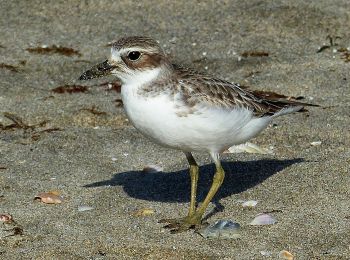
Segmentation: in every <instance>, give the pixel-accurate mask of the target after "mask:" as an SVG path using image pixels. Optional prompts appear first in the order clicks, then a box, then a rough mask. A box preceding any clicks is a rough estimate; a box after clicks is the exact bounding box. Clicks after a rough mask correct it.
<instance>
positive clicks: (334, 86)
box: [0, 0, 350, 260]
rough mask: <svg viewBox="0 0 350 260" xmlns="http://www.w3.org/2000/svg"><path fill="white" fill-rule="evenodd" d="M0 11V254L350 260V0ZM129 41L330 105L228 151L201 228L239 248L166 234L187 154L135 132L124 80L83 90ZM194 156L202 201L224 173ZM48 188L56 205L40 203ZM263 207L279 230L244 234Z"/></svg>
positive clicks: (42, 4)
mask: <svg viewBox="0 0 350 260" xmlns="http://www.w3.org/2000/svg"><path fill="white" fill-rule="evenodd" d="M0 7H1V8H0V32H1V33H0V215H1V214H5V213H6V214H10V215H11V216H12V218H13V221H12V222H11V223H9V222H6V221H0V259H238V260H241V259H242V260H245V259H281V258H279V253H280V251H282V250H286V251H289V252H290V253H292V254H293V255H294V257H295V258H294V259H315V260H316V259H317V260H319V259H334V260H339V259H350V202H349V200H350V188H349V187H350V175H349V173H350V170H349V165H350V131H349V129H350V128H349V125H350V86H349V82H350V30H349V24H350V3H349V1H347V0H336V1H328V0H318V1H316V0H314V1H301V0H295V1H292V0H289V1H288V0H285V1H258V0H253V1H237V0H235V1H203V2H202V1H183V0H181V1H143V2H137V1H107V0H105V1H89V0H88V1H63V0H58V1H35V0H30V1H18V0H14V1H2V2H1V3H0ZM128 35H147V36H151V37H153V38H155V39H157V40H158V41H159V43H160V45H161V46H162V47H163V49H164V50H165V51H166V53H167V54H168V55H169V56H170V57H172V59H173V60H174V62H176V63H180V64H183V65H186V66H190V67H193V68H194V69H196V70H199V71H203V72H205V73H208V74H211V75H215V76H217V77H220V78H222V79H225V80H228V81H231V82H236V83H240V84H241V85H244V86H249V87H250V88H252V89H256V90H268V91H273V92H277V93H281V94H284V95H286V96H294V97H299V98H300V99H301V101H303V102H308V103H313V104H318V105H320V107H315V108H314V107H311V108H309V109H308V110H309V111H308V112H306V113H297V114H293V115H288V116H284V117H281V118H278V119H277V120H275V121H274V122H273V124H271V125H270V126H269V127H268V128H267V129H266V130H265V131H264V132H263V133H262V134H261V135H259V136H258V137H257V138H255V139H253V140H251V142H252V143H254V144H257V145H259V146H260V147H262V148H268V149H272V151H273V153H271V154H250V153H238V154H224V155H223V156H222V161H223V166H224V168H225V170H226V173H227V174H226V179H225V181H224V184H223V186H222V188H221V190H220V191H219V193H218V194H217V195H216V196H215V199H214V201H213V202H212V203H211V204H210V205H209V208H208V211H207V214H208V216H207V217H206V221H207V222H209V223H210V224H212V223H215V221H217V220H221V219H226V220H232V221H235V222H238V223H239V224H240V225H241V231H240V233H241V237H240V238H239V239H207V238H204V237H202V236H200V235H199V234H198V233H196V232H194V231H192V230H191V231H188V232H183V233H179V234H171V233H170V232H169V230H167V229H164V228H163V224H160V223H158V220H159V219H162V218H169V217H180V216H184V215H185V214H187V211H188V206H189V198H190V197H189V193H190V178H189V175H188V165H187V161H186V158H185V157H184V155H183V153H182V152H180V151H175V150H170V149H167V148H163V147H160V146H158V145H157V144H154V143H152V142H151V141H149V140H148V139H146V138H145V137H143V136H142V135H141V134H140V133H139V132H137V130H136V129H135V128H134V127H133V126H132V125H131V124H130V123H129V121H128V120H127V117H126V115H125V113H124V110H123V105H122V103H121V101H120V98H121V97H120V85H119V84H118V82H116V80H115V78H113V77H107V78H102V79H98V80H93V81H87V82H83V81H78V78H79V76H80V75H81V74H82V73H83V72H84V71H86V70H87V69H89V68H90V67H91V66H93V65H95V64H97V63H99V62H102V61H104V60H105V59H106V58H108V56H109V53H110V43H111V42H113V41H114V40H116V39H118V38H120V37H123V36H128ZM195 158H196V160H197V162H198V163H199V164H200V165H201V167H200V173H201V175H200V181H199V191H198V198H199V200H203V199H204V196H205V194H206V192H207V191H208V189H209V187H210V184H211V180H212V177H213V171H214V169H215V167H214V165H213V163H212V161H211V159H210V156H209V155H208V154H205V153H203V154H201V153H195ZM147 165H157V166H159V167H161V168H162V171H158V172H145V171H143V169H144V167H146V166H147ZM49 191H55V192H57V193H56V194H59V195H58V196H61V197H62V199H63V201H62V203H59V204H45V203H43V202H41V201H40V200H34V198H35V197H36V196H37V195H38V194H39V193H42V192H49ZM246 200H256V201H257V202H258V204H257V205H256V206H255V207H252V208H243V207H242V205H241V203H242V201H246ZM144 209H149V211H148V212H150V213H149V214H146V216H142V214H141V216H140V214H137V213H136V212H140V211H142V210H144ZM263 212H269V214H271V215H272V216H273V217H274V218H275V219H276V220H277V223H276V224H274V225H268V226H251V225H249V223H250V221H251V220H252V219H253V218H254V217H255V216H256V215H257V214H259V213H263Z"/></svg>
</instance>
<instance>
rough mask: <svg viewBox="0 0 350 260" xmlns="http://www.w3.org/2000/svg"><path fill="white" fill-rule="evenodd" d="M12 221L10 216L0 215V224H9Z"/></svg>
mask: <svg viewBox="0 0 350 260" xmlns="http://www.w3.org/2000/svg"><path fill="white" fill-rule="evenodd" d="M12 221H13V218H12V216H11V215H10V214H7V213H5V214H0V222H3V223H11V222H12Z"/></svg>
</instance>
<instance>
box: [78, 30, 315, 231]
mask: <svg viewBox="0 0 350 260" xmlns="http://www.w3.org/2000/svg"><path fill="white" fill-rule="evenodd" d="M107 75H114V76H115V77H116V78H117V79H118V80H119V81H120V82H121V98H122V101H123V105H124V109H125V112H126V115H127V117H128V119H129V121H130V122H131V123H132V124H133V126H134V127H135V128H136V129H137V130H139V131H140V132H141V133H142V134H143V135H144V136H146V137H148V138H150V139H151V140H153V141H154V142H156V143H158V144H160V145H162V146H165V147H169V148H172V149H176V150H180V151H182V152H183V153H184V155H185V156H186V158H187V161H188V164H189V175H190V180H191V194H190V205H189V210H188V214H187V215H186V216H184V217H181V218H170V219H163V220H161V221H160V222H161V223H166V226H165V227H166V228H169V229H170V230H171V232H172V233H177V232H182V231H186V230H189V229H192V228H195V229H198V228H199V227H200V226H201V225H202V224H203V223H202V221H203V216H204V214H205V212H206V209H207V207H208V205H209V203H210V202H211V200H212V199H213V197H214V196H215V194H216V193H217V191H218V190H219V188H220V186H221V184H222V183H223V181H224V177H225V171H224V169H223V167H222V165H221V161H220V155H221V154H222V153H223V152H224V151H225V150H226V149H228V148H229V147H231V146H233V145H239V144H242V143H245V142H247V141H248V140H249V139H251V138H253V137H256V136H257V135H258V134H259V133H260V132H261V131H262V130H264V129H265V128H266V127H267V126H268V125H269V124H270V123H271V121H272V120H273V119H274V118H276V117H279V116H282V115H287V114H290V113H293V112H301V111H305V109H304V107H305V106H313V105H312V104H308V103H302V102H299V101H298V100H296V99H290V98H287V97H286V96H284V95H280V94H275V93H273V92H264V91H254V90H250V89H249V88H247V87H245V86H241V85H239V84H236V83H231V82H228V81H226V80H222V79H220V78H217V77H213V76H211V75H207V74H205V73H201V72H198V71H196V70H194V69H191V68H187V67H185V66H181V65H177V64H174V63H172V62H171V60H170V58H169V57H168V56H167V55H166V53H165V52H164V51H163V49H162V48H161V47H160V45H159V43H158V42H157V41H156V40H154V39H153V38H150V37H146V36H129V37H122V38H120V39H119V40H117V41H115V42H114V43H113V44H112V47H111V55H110V57H109V59H107V60H105V61H104V62H102V63H99V64H97V65H95V66H93V67H92V68H90V69H89V70H87V71H85V72H84V73H83V74H82V75H81V76H80V77H79V80H91V79H94V78H98V77H103V76H107ZM193 152H207V153H209V154H210V156H211V158H212V160H213V162H214V164H215V174H214V176H213V181H212V184H211V187H210V189H209V191H208V193H207V195H206V197H205V198H204V200H203V201H202V203H200V204H198V206H197V198H196V195H197V183H198V178H199V166H198V164H197V162H196V160H195V159H194V157H193Z"/></svg>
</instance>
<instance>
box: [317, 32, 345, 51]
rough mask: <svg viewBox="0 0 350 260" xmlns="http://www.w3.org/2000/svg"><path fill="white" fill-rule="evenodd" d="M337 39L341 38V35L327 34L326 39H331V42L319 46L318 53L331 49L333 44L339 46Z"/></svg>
mask: <svg viewBox="0 0 350 260" xmlns="http://www.w3.org/2000/svg"><path fill="white" fill-rule="evenodd" d="M337 39H341V37H340V36H334V37H333V36H331V35H327V37H326V40H329V44H324V45H322V46H321V47H320V48H318V50H317V52H316V53H320V52H323V51H324V50H326V49H329V48H331V47H333V46H338V43H336V40H337Z"/></svg>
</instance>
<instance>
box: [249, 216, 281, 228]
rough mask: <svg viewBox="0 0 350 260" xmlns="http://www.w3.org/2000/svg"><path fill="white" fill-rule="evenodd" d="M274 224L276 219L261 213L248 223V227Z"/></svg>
mask: <svg viewBox="0 0 350 260" xmlns="http://www.w3.org/2000/svg"><path fill="white" fill-rule="evenodd" d="M276 222H277V221H276V219H275V218H273V217H272V216H270V215H269V214H265V213H262V214H259V215H257V216H256V217H255V218H254V219H253V220H252V222H250V223H249V225H252V226H260V225H273V224H275V223H276Z"/></svg>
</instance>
